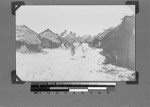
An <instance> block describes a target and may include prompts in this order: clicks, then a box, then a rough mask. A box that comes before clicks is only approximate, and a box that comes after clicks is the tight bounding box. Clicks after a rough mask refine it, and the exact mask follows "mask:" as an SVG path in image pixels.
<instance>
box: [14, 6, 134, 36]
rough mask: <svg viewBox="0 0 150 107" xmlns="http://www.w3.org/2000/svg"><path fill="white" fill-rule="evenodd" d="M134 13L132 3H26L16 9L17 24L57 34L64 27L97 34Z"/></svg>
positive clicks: (88, 33) (76, 31)
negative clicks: (128, 4) (48, 30)
mask: <svg viewBox="0 0 150 107" xmlns="http://www.w3.org/2000/svg"><path fill="white" fill-rule="evenodd" d="M134 13H135V11H134V5H133V6H132V7H131V6H130V7H129V6H127V5H45V6H44V5H38V6H37V5H28V6H21V7H20V8H19V9H18V10H17V12H16V24H17V25H26V26H28V27H29V28H31V29H32V30H34V31H35V32H37V33H41V32H42V31H44V30H46V29H48V28H49V29H50V30H51V31H53V32H54V33H58V34H60V33H61V32H63V31H64V30H65V29H66V30H67V31H72V32H75V33H76V34H77V35H80V36H82V35H96V34H98V33H100V32H103V31H104V29H108V28H109V27H115V26H117V25H118V24H120V23H121V19H122V18H123V17H124V16H126V15H133V14H134Z"/></svg>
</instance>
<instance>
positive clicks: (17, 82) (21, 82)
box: [11, 70, 25, 84]
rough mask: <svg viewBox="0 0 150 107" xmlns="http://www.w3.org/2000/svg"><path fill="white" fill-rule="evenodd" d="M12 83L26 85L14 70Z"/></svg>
mask: <svg viewBox="0 0 150 107" xmlns="http://www.w3.org/2000/svg"><path fill="white" fill-rule="evenodd" d="M11 81H12V84H24V83H25V82H24V81H22V80H21V79H20V78H19V77H18V76H17V75H16V70H13V71H12V72H11Z"/></svg>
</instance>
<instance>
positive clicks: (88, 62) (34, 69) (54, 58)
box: [16, 47, 135, 81]
mask: <svg viewBox="0 0 150 107" xmlns="http://www.w3.org/2000/svg"><path fill="white" fill-rule="evenodd" d="M100 51H102V49H94V48H93V49H91V48H88V49H87V50H86V52H84V53H83V52H82V49H81V47H79V48H77V49H76V51H75V54H74V55H73V56H72V55H71V51H70V50H69V49H68V50H66V49H44V52H43V53H32V54H21V53H18V52H16V71H17V75H18V76H19V77H20V78H21V79H22V80H23V81H129V80H134V73H135V72H134V71H130V70H127V69H126V68H121V67H116V66H114V65H111V64H109V65H104V64H103V62H104V61H105V57H104V56H102V55H100V54H99V52H100ZM84 56H85V57H84Z"/></svg>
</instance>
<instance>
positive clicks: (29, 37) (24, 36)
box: [16, 25, 41, 45]
mask: <svg viewBox="0 0 150 107" xmlns="http://www.w3.org/2000/svg"><path fill="white" fill-rule="evenodd" d="M16 41H21V42H23V43H26V44H29V45H31V44H32V45H37V44H41V41H40V40H39V39H38V34H37V33H36V32H34V31H32V30H31V29H30V28H28V27H27V26H25V25H21V26H18V25H17V26H16Z"/></svg>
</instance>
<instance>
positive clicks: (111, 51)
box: [16, 5, 135, 81]
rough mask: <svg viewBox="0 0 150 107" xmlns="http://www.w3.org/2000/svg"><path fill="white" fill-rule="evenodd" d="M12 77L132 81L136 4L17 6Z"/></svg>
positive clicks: (39, 79) (32, 79)
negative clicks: (14, 71) (14, 57)
mask: <svg viewBox="0 0 150 107" xmlns="http://www.w3.org/2000/svg"><path fill="white" fill-rule="evenodd" d="M16 73H17V75H18V76H19V78H20V79H21V80H23V81H135V6H134V5H130V6H129V5H29V6H21V7H20V8H19V9H18V10H17V11H16Z"/></svg>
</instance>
